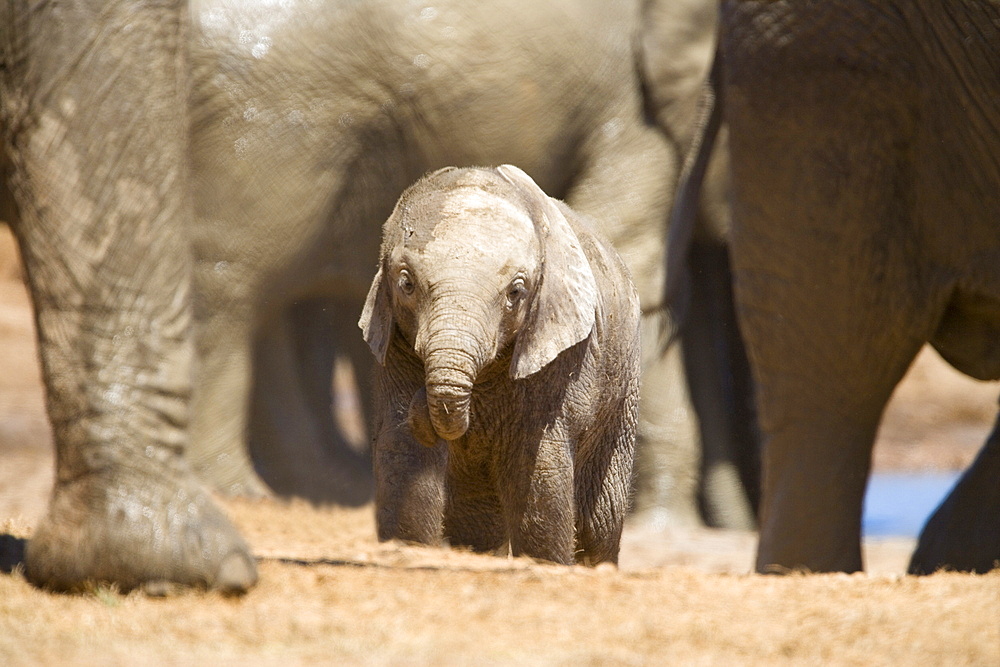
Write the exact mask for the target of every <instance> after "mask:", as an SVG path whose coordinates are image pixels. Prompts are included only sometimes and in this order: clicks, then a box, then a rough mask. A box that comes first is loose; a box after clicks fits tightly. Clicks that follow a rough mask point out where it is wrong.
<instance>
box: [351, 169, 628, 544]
mask: <svg viewBox="0 0 1000 667" xmlns="http://www.w3.org/2000/svg"><path fill="white" fill-rule="evenodd" d="M383 234H384V235H383V242H382V251H381V259H380V262H379V269H378V273H377V274H376V276H375V279H374V281H373V282H372V286H371V290H370V291H369V293H368V298H367V301H366V303H365V308H364V311H363V313H362V316H361V320H360V322H359V325H360V326H361V329H362V331H363V332H364V338H365V341H367V343H368V345H369V346H370V347H371V349H372V352H373V353H374V354H375V357H376V359H378V361H379V366H378V369H377V373H376V381H375V382H376V388H377V394H376V418H375V433H376V436H375V443H374V460H375V482H376V517H377V523H378V535H379V538H380V539H383V540H384V539H392V538H400V539H404V540H409V541H415V542H421V543H425V544H437V543H439V542H440V541H441V540H442V538H444V539H445V540H447V541H448V542H449V543H451V544H452V545H459V546H467V547H471V548H473V549H475V550H477V551H496V550H498V549H501V548H505V547H506V546H507V545H508V544H509V545H510V550H511V552H512V553H513V554H514V555H527V556H531V557H535V558H543V559H546V560H550V561H555V562H558V563H565V564H571V563H573V562H575V561H579V562H584V563H589V564H594V563H599V562H602V561H610V562H617V560H618V548H619V541H620V539H621V531H622V523H623V521H624V519H625V514H626V512H627V510H628V502H629V493H630V490H631V475H632V461H633V450H634V444H635V432H636V422H637V419H638V409H639V372H640V343H639V299H638V296H637V294H636V292H635V289H634V287H633V286H632V284H631V281H630V279H629V276H628V271H627V269H626V268H625V265H624V264H623V263H622V261H621V259H620V258H619V257H618V255H617V253H615V251H614V250H613V249H612V248H611V246H610V245H609V244H607V243H605V242H603V241H601V240H599V239H598V237H597V236H595V232H594V231H593V229H592V228H591V227H590V225H589V223H588V222H586V221H584V220H583V219H582V218H580V217H579V216H578V215H577V214H576V213H574V212H573V211H572V210H571V209H569V207H567V206H565V205H564V204H562V202H558V201H556V200H553V199H550V198H549V197H547V196H546V195H545V193H544V192H542V190H541V189H540V188H539V187H538V186H537V185H536V184H535V183H534V182H533V181H532V180H531V178H530V177H528V176H527V174H525V173H524V172H523V171H521V170H520V169H517V168H516V167H512V166H510V165H504V166H501V167H498V168H496V169H454V168H447V169H443V170H440V171H437V172H435V173H433V174H431V175H430V176H428V177H426V178H424V179H422V180H420V181H419V182H417V183H416V184H415V185H414V186H413V187H412V188H409V189H408V190H406V192H404V193H403V196H402V198H401V199H400V201H399V203H398V204H397V206H396V209H395V211H394V212H393V214H392V216H391V217H390V218H389V220H388V221H387V222H386V223H385V228H384V233H383Z"/></svg>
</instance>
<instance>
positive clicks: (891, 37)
mask: <svg viewBox="0 0 1000 667" xmlns="http://www.w3.org/2000/svg"><path fill="white" fill-rule="evenodd" d="M721 19H722V20H721V38H720V45H721V46H720V54H721V58H722V73H723V75H722V77H721V80H720V83H721V84H722V85H721V86H720V87H719V89H718V92H719V94H720V96H721V97H722V98H724V104H723V105H722V108H724V114H723V117H724V119H725V121H726V122H727V123H728V125H729V128H730V150H731V160H732V177H733V199H734V204H733V207H734V208H733V212H734V226H733V235H732V246H731V247H732V253H733V259H734V273H735V294H736V300H737V306H738V310H739V315H740V322H741V327H742V331H743V334H744V336H745V338H746V342H747V346H748V351H749V354H750V360H751V363H752V366H753V368H754V372H755V375H756V379H757V384H758V391H759V394H758V396H759V406H760V414H761V424H762V429H763V432H764V435H765V442H764V461H765V466H764V480H765V483H764V487H763V501H762V515H761V542H760V549H759V552H758V558H757V568H758V569H759V570H762V571H767V570H771V569H774V568H798V567H804V568H808V569H811V570H847V571H851V570H857V569H860V568H861V565H862V563H861V552H860V546H859V535H860V528H861V504H862V497H863V494H864V489H865V482H866V480H867V476H868V472H869V466H870V456H871V449H872V442H873V439H874V436H875V432H876V429H877V427H878V423H879V418H880V415H881V412H882V409H883V407H884V406H885V404H886V401H887V400H888V398H889V395H890V393H891V392H892V390H893V387H894V386H895V385H896V383H897V382H898V381H899V380H900V379H901V378H902V376H903V374H904V373H905V371H906V369H907V367H908V366H909V364H910V363H911V361H912V360H913V358H914V356H915V355H916V353H917V351H918V350H919V349H920V347H921V346H922V345H923V344H924V343H925V342H927V341H929V342H931V343H932V344H933V345H934V346H935V347H936V348H937V350H938V351H939V352H940V353H941V354H942V355H943V356H944V357H945V359H947V360H948V361H949V362H951V363H952V364H953V365H954V366H955V367H956V368H958V369H959V370H962V371H964V372H965V373H968V374H969V375H972V376H973V377H976V378H979V379H984V380H987V379H997V378H1000V161H998V158H997V156H998V155H1000V108H998V107H997V105H996V99H997V98H998V96H1000V69H998V68H997V63H998V62H1000V5H998V4H997V3H995V2H986V1H981V2H959V1H948V2H924V1H920V2H891V3H879V4H877V5H876V4H870V3H861V2H835V3H810V2H806V3H799V2H757V1H740V0H732V1H728V2H724V3H722V16H721ZM717 108H718V107H717ZM998 452H1000V432H995V433H994V434H993V435H992V436H991V438H990V439H989V441H988V442H987V444H986V447H985V448H984V450H983V452H982V454H981V455H980V456H979V458H978V459H977V460H976V462H975V463H974V464H973V466H972V469H971V470H970V471H968V472H967V474H966V475H965V476H964V477H963V479H962V481H961V482H960V483H959V484H958V486H957V487H956V489H955V490H954V491H953V493H952V497H951V499H950V500H949V501H948V502H946V503H945V504H944V505H942V507H941V509H939V510H938V515H937V517H935V519H934V520H932V521H931V522H930V523H929V524H928V527H927V528H926V529H925V531H924V533H923V534H922V536H921V541H920V546H919V548H918V550H917V553H916V555H915V557H914V560H913V562H912V563H911V569H912V570H914V571H929V570H933V569H934V568H936V567H939V566H950V567H953V568H957V569H980V570H981V569H988V568H989V567H991V566H992V564H993V562H994V561H995V560H998V559H1000V521H998V517H1000V497H998V495H1000V494H998V488H1000V487H998V485H997V482H996V480H997V479H998V478H1000V455H998Z"/></svg>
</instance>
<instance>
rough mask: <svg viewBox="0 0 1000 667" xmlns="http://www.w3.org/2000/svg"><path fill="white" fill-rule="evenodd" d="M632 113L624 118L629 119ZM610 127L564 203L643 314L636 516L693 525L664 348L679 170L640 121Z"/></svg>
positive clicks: (682, 386)
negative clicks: (616, 263)
mask: <svg viewBox="0 0 1000 667" xmlns="http://www.w3.org/2000/svg"><path fill="white" fill-rule="evenodd" d="M629 113H632V112H631V111H630V112H624V111H623V115H624V117H626V118H627V117H629V115H628V114H629ZM622 125H623V123H621V121H620V120H619V123H617V124H613V125H611V126H609V130H610V129H614V130H615V131H614V132H610V131H609V132H603V133H600V134H599V135H598V136H597V137H595V138H594V139H592V143H591V145H590V146H588V150H587V154H588V155H589V157H590V160H589V162H588V164H587V166H586V167H585V168H584V169H583V171H582V173H581V175H580V178H579V179H578V180H577V182H576V184H575V185H574V187H573V189H572V190H571V191H570V192H569V194H568V195H567V197H566V199H567V202H568V203H569V204H570V206H572V207H573V208H574V209H576V210H577V211H580V212H581V213H585V214H587V215H590V216H591V217H593V218H594V220H595V221H597V223H598V224H599V226H600V229H601V231H602V232H603V233H604V234H605V235H606V236H607V237H608V238H609V239H610V240H611V242H612V243H613V244H614V246H615V248H616V249H617V250H618V252H619V253H620V254H621V255H622V258H623V259H624V260H625V263H626V264H627V265H628V267H629V270H630V272H631V273H632V278H633V281H634V282H635V284H636V287H637V289H638V291H639V299H640V303H641V305H642V309H643V318H642V348H643V350H642V356H643V369H642V392H641V398H640V403H639V406H640V407H639V433H638V437H637V443H636V454H635V456H636V461H635V468H636V496H635V504H634V508H633V509H634V513H635V514H636V515H637V516H638V517H642V518H643V519H644V520H645V519H648V520H652V521H656V522H664V523H668V524H673V525H698V524H700V523H701V519H700V517H699V515H698V507H697V502H696V498H697V489H698V467H699V461H700V456H701V442H700V433H699V430H698V424H697V419H696V414H695V412H694V409H693V407H692V405H691V397H690V394H689V392H688V387H687V380H686V377H685V373H684V364H683V360H682V356H681V352H680V349H679V347H678V346H676V345H675V346H671V347H670V348H669V349H667V348H666V346H665V345H664V336H665V333H664V320H663V318H664V313H663V312H662V310H661V308H660V306H661V303H662V284H663V225H664V224H665V221H666V215H667V209H668V206H669V193H670V190H671V188H672V186H673V181H674V179H675V175H676V172H677V168H678V164H677V155H676V154H675V153H673V152H672V150H671V148H670V147H669V146H668V144H667V142H666V140H665V138H664V137H663V135H662V134H660V133H659V132H658V131H657V130H655V129H654V128H652V127H648V126H645V125H644V124H642V123H638V122H637V123H636V124H635V125H631V124H624V129H621V127H622Z"/></svg>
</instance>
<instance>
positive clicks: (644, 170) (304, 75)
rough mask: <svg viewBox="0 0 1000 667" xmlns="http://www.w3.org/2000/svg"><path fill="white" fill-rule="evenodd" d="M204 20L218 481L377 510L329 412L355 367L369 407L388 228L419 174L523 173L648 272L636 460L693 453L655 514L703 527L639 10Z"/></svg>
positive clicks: (568, 0) (205, 190)
mask: <svg viewBox="0 0 1000 667" xmlns="http://www.w3.org/2000/svg"><path fill="white" fill-rule="evenodd" d="M195 16H196V25H197V26H198V34H197V35H196V38H195V40H194V53H193V60H194V62H195V70H194V71H195V77H194V90H195V94H194V98H193V115H194V124H193V137H194V141H193V151H194V169H195V173H194V183H195V188H196V190H195V194H196V196H195V201H196V207H197V215H198V224H197V226H196V230H195V252H196V260H197V265H196V297H197V304H198V306H197V319H198V322H199V326H200V341H201V343H200V354H199V356H200V358H201V360H202V364H201V374H200V377H201V380H200V381H199V383H198V387H197V393H196V406H197V407H196V416H195V429H194V442H195V448H196V449H197V451H196V452H195V454H194V457H195V458H194V461H195V465H196V466H197V468H198V469H199V470H200V471H201V472H202V474H203V475H205V476H206V477H207V478H208V479H209V480H211V481H212V482H213V483H215V484H216V485H218V486H220V487H222V488H225V489H228V490H231V491H236V492H253V491H255V490H260V489H261V488H263V487H262V485H261V484H260V479H259V478H258V477H257V475H256V473H255V470H254V464H256V468H257V470H258V471H259V472H260V474H261V477H263V479H264V480H265V481H266V482H267V484H268V485H269V486H270V487H272V488H274V489H276V490H278V491H279V492H284V493H295V494H299V495H305V496H307V497H310V498H313V499H316V500H333V501H339V502H347V503H355V502H364V501H366V500H367V499H368V498H369V497H370V489H371V476H370V472H369V462H368V460H367V458H366V456H365V454H364V453H363V452H361V453H358V452H355V451H354V450H352V449H351V448H350V447H348V446H346V445H345V438H344V436H343V435H342V431H341V430H340V429H339V428H338V427H337V425H336V424H335V423H334V421H333V420H332V418H331V416H330V409H329V407H330V385H331V378H330V369H331V368H332V367H333V361H334V358H335V357H340V358H344V359H349V360H350V361H351V363H352V364H354V375H355V377H356V378H358V380H359V382H360V383H361V385H362V386H361V390H362V391H361V393H362V396H368V395H369V394H370V393H371V392H370V387H369V377H370V373H371V371H370V365H371V360H370V354H369V352H368V351H367V350H366V349H365V346H364V343H363V341H362V340H361V338H360V337H359V336H358V335H357V331H356V328H355V327H354V322H356V321H357V318H358V316H359V315H360V312H361V307H362V304H363V302H364V298H365V295H366V292H367V286H368V282H369V280H370V278H371V274H372V272H373V270H374V267H375V266H376V264H377V257H378V242H379V238H380V229H381V224H382V222H384V220H385V219H386V218H388V216H389V214H390V213H391V211H392V206H393V204H394V202H395V201H396V200H397V199H398V197H399V195H400V193H401V192H402V191H403V190H404V189H405V188H406V187H407V186H408V185H409V184H411V183H412V182H414V181H415V180H416V179H417V178H419V177H420V176H421V175H423V174H424V173H427V172H429V171H431V170H434V169H438V168H441V167H444V166H447V165H458V166H472V165H491V164H493V165H495V164H502V163H510V164H516V165H518V166H519V167H521V168H523V169H524V170H525V171H526V172H527V173H529V174H530V175H531V177H532V178H533V179H534V180H535V181H536V182H537V183H538V184H539V185H540V186H541V187H542V188H543V189H544V190H545V191H546V192H547V193H548V194H549V195H552V196H555V197H558V198H561V199H565V200H566V201H567V202H568V203H569V204H570V205H571V206H573V207H574V208H575V209H577V210H578V211H580V212H582V213H584V214H587V215H589V216H590V217H592V218H594V219H596V220H598V221H600V223H601V224H602V225H603V227H602V231H603V232H604V233H605V234H606V235H607V236H608V237H610V239H611V240H612V242H613V243H615V246H616V248H617V249H618V250H619V252H620V253H621V254H622V255H623V257H624V259H625V261H626V263H627V264H628V266H629V268H630V269H631V271H632V273H633V275H634V276H635V279H636V282H637V286H638V289H639V293H640V298H641V301H642V306H643V309H644V311H645V312H646V313H647V318H646V320H647V326H646V329H647V332H649V333H650V334H651V335H650V336H649V337H648V342H649V345H648V347H649V349H650V352H649V353H648V354H647V355H646V356H647V359H648V361H647V372H646V373H645V375H644V378H645V379H644V383H645V389H644V391H645V392H646V395H647V396H651V397H653V398H652V399H646V400H645V402H644V413H643V414H644V418H643V422H642V427H641V429H640V433H641V441H640V445H639V450H640V455H639V456H640V463H641V461H642V457H643V454H642V452H682V454H681V455H680V456H677V455H676V454H674V455H673V458H674V459H675V460H674V462H673V463H670V464H667V465H662V466H659V467H658V468H657V466H652V467H653V468H654V470H655V471H654V472H653V473H652V474H655V475H658V476H659V479H660V482H659V484H658V485H659V486H660V487H662V489H663V490H662V491H661V492H660V494H659V496H658V497H657V498H655V499H653V500H651V501H650V504H655V503H660V504H664V503H666V504H671V503H672V504H673V505H674V507H672V508H671V509H672V510H674V516H681V515H683V516H684V517H685V518H686V519H687V520H697V518H696V517H697V515H696V512H697V510H696V508H695V502H694V484H695V481H696V476H697V469H696V467H697V465H698V457H697V452H696V447H695V443H696V438H697V434H696V433H695V428H696V423H695V422H694V420H693V418H692V414H693V413H692V412H691V410H690V407H689V405H688V395H687V388H686V385H685V383H684V371H683V368H682V364H681V358H680V355H678V354H676V353H672V354H669V355H662V354H660V352H659V349H660V348H659V346H657V345H656V339H657V338H658V335H657V334H658V331H657V325H658V322H659V318H658V313H659V305H660V284H661V280H660V279H659V276H660V275H661V268H660V262H661V254H662V243H661V242H660V241H659V238H660V226H661V225H662V221H663V220H664V219H665V215H666V210H667V207H668V204H669V200H670V192H671V190H672V186H673V183H674V180H675V178H676V174H677V171H678V168H679V165H678V154H679V148H678V142H679V141H680V140H679V139H676V141H674V142H671V141H670V140H669V139H668V138H667V137H665V136H664V134H663V133H662V132H661V131H660V130H659V129H658V128H657V127H656V125H655V124H653V123H651V122H649V119H648V118H647V116H646V109H645V108H644V99H643V95H642V85H641V81H640V74H641V73H640V71H639V70H638V69H637V68H636V62H637V57H638V55H637V53H636V50H635V45H636V37H637V35H638V30H639V21H640V18H641V17H640V11H639V5H638V3H631V2H626V3H621V2H599V1H591V2H581V1H580V0H560V1H559V2H549V3H534V2H524V1H523V0H513V1H505V2H495V3H473V4H470V3H465V2H458V1H449V2H441V3H435V4H433V5H432V6H424V5H421V4H413V3H398V2H386V1H375V2H367V3H328V4H326V5H323V6H322V7H316V6H313V5H307V4H306V3H301V4H294V3H290V4H288V5H282V6H278V7H276V6H270V5H269V6H267V7H266V8H264V7H263V6H259V7H258V6H253V5H250V6H248V5H247V4H246V3H232V2H224V1H212V2H202V3H200V4H199V5H198V6H197V11H196V14H195ZM695 76H697V74H696V75H695ZM692 88H696V86H692ZM668 402H669V403H670V404H669V405H667V404H665V403H668ZM248 410H249V412H248ZM248 414H249V417H247V415H248ZM245 438H248V439H249V445H250V447H249V449H250V452H251V454H252V459H253V463H251V459H250V458H247V457H246V456H245V455H244V454H243V452H244V451H245V450H244V446H243V443H244V440H245ZM659 456H660V458H663V456H664V455H663V454H660V455H659ZM666 456H668V457H670V456H671V455H670V454H667V455H666ZM678 459H679V460H678ZM653 486H656V485H655V484H654V485H653Z"/></svg>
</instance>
